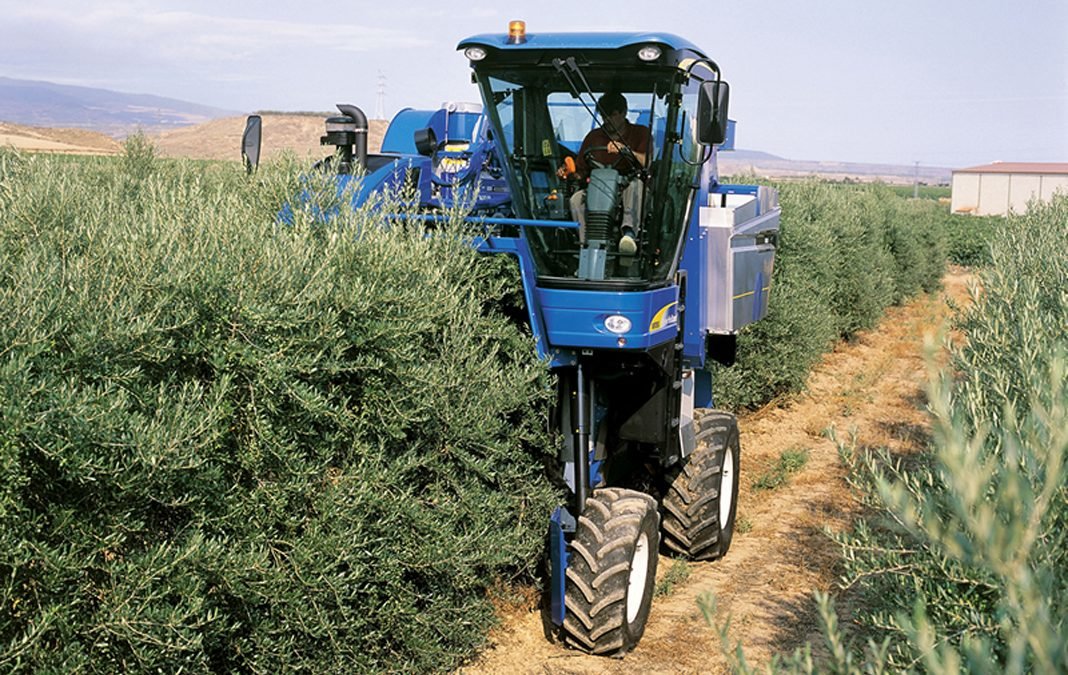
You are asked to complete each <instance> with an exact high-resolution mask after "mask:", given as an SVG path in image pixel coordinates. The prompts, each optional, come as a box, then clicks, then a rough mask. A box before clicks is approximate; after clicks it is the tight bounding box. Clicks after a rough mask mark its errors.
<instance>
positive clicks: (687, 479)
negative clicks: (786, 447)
mask: <svg viewBox="0 0 1068 675" xmlns="http://www.w3.org/2000/svg"><path fill="white" fill-rule="evenodd" d="M695 424H696V425H697V448H696V449H695V450H694V451H693V452H692V453H691V454H690V456H689V457H687V458H686V459H684V460H682V461H681V462H679V463H678V464H676V465H675V466H674V467H672V468H671V469H669V470H668V472H667V473H666V476H665V479H666V480H667V489H666V491H665V492H664V498H663V500H662V503H661V514H662V518H663V528H662V535H663V543H664V546H665V548H666V549H668V550H669V551H670V552H672V553H674V554H676V555H680V556H682V557H685V558H690V559H692V560H717V559H719V558H722V557H723V556H724V555H726V554H727V549H729V548H730V546H731V539H732V538H733V536H734V516H735V512H736V511H737V510H738V467H739V461H740V459H741V445H740V444H739V442H738V420H737V419H736V418H735V417H734V415H731V414H730V413H725V412H720V411H718V410H710V411H707V412H705V413H704V415H702V416H701V417H699V418H698V419H696V420H695ZM724 469H726V470H724ZM725 481H726V483H725ZM724 498H726V500H727V502H726V503H724V504H721V502H722V501H723V499H724ZM721 506H723V507H724V508H721ZM721 520H722V522H721Z"/></svg>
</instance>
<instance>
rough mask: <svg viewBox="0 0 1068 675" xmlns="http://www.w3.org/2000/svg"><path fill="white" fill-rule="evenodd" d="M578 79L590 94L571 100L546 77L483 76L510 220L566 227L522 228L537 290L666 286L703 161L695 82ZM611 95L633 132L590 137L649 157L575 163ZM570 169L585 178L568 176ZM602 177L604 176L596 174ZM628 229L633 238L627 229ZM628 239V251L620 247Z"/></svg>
mask: <svg viewBox="0 0 1068 675" xmlns="http://www.w3.org/2000/svg"><path fill="white" fill-rule="evenodd" d="M583 74H584V76H585V78H586V80H587V81H588V82H589V84H590V88H591V91H583V92H581V94H579V95H576V94H577V92H576V90H575V89H573V88H572V83H573V81H574V79H575V78H572V82H569V80H568V78H566V77H565V76H564V75H563V74H561V73H560V72H559V71H558V70H556V69H551V68H546V67H544V66H528V67H522V68H501V67H498V68H496V69H493V70H490V71H488V72H482V73H479V82H480V84H481V86H482V93H483V98H484V100H485V101H486V102H487V105H486V109H487V112H488V113H489V115H490V118H491V121H492V123H493V126H494V130H495V135H496V138H497V139H498V142H499V146H500V149H501V151H502V163H503V164H504V165H505V167H506V168H505V172H506V174H507V177H508V180H509V187H510V189H511V193H512V208H513V210H514V211H515V213H516V215H517V216H519V217H520V218H524V219H531V220H538V221H559V222H561V226H560V227H552V226H548V227H545V226H537V227H535V226H528V227H526V228H525V236H526V237H527V239H528V241H529V243H530V246H531V251H532V253H533V255H534V260H535V265H536V266H537V273H538V276H539V281H540V282H542V283H558V284H562V285H574V284H582V283H589V282H599V283H612V284H616V285H621V286H623V287H631V286H635V287H637V286H641V287H648V286H649V285H650V283H655V282H663V281H665V280H667V279H669V278H670V276H671V275H672V274H673V273H674V269H675V266H676V262H677V259H678V255H679V253H680V251H681V240H682V236H683V234H684V232H685V224H686V222H685V221H686V219H685V213H686V209H687V208H688V205H689V203H690V199H691V194H692V192H693V187H694V186H695V184H696V180H697V176H698V173H699V170H698V169H699V166H700V163H701V160H702V159H703V154H702V151H703V148H702V146H699V145H698V144H697V143H696V142H695V138H694V127H695V125H694V124H693V114H694V111H695V110H696V101H697V97H696V91H697V85H698V82H697V80H696V78H693V77H691V76H689V75H687V74H686V73H684V72H682V71H680V70H678V69H675V68H670V69H669V68H661V69H651V68H644V69H641V70H640V71H634V72H633V73H627V72H621V71H620V69H618V68H612V69H611V70H608V69H602V70H597V69H595V68H593V67H588V68H587V69H586V70H585V71H584V73H583ZM580 82H581V80H580ZM608 91H615V92H619V93H621V94H622V95H623V98H624V99H625V101H626V111H625V115H626V120H627V128H628V131H627V132H626V134H615V135H613V136H606V135H605V134H606V133H607V132H606V131H604V129H607V130H610V131H611V128H610V127H611V125H610V124H609V125H608V126H604V129H602V130H600V134H601V135H599V136H598V135H596V134H595V136H594V138H596V139H600V140H599V142H598V143H597V144H596V145H597V147H601V148H604V147H608V146H606V145H605V143H608V142H610V139H612V138H617V139H627V140H629V141H630V142H632V143H635V144H636V145H639V146H640V145H642V144H644V143H647V147H645V148H644V149H645V152H638V153H635V156H634V157H631V158H627V157H623V158H620V156H619V155H615V156H613V155H611V154H608V153H607V152H599V153H594V154H587V157H586V158H584V159H587V160H589V161H579V157H578V154H579V152H580V148H581V147H582V144H583V140H584V139H585V138H586V137H587V135H588V134H590V132H591V131H595V130H598V129H599V128H601V127H602V126H603V125H604V122H603V120H602V119H601V116H600V115H599V114H597V115H596V116H595V115H594V113H595V111H596V110H597V101H598V99H600V97H601V96H602V95H603V94H605V93H606V92H608ZM641 139H644V141H643V140H641ZM593 140H594V139H591V143H592V141H593ZM588 146H589V144H588ZM640 149H641V148H640V147H636V148H633V149H632V150H640ZM623 154H624V155H625V154H626V152H625V151H624V153H623ZM638 159H640V160H642V161H638ZM569 161H570V162H575V163H576V164H578V166H579V167H580V169H581V168H585V169H586V170H587V172H588V175H582V176H580V178H579V179H576V178H574V177H572V178H571V179H568V178H563V177H561V173H562V172H561V167H567V166H569ZM598 168H607V169H609V171H600V172H598V171H594V169H598ZM564 171H565V172H566V169H565V170H564ZM580 191H581V193H582V194H581V195H580V198H579V199H578V200H577V201H576V199H575V194H576V193H577V192H580ZM606 200H607V201H606ZM584 205H585V206H584ZM580 221H586V222H585V225H584V226H583V227H582V228H579V227H578V226H576V224H575V223H576V222H580ZM628 224H633V228H626V229H624V228H625V227H626V226H627V225H628ZM630 230H633V240H634V244H635V248H634V249H633V250H632V249H628V248H627V247H626V246H624V244H623V242H622V237H623V235H624V234H625V233H626V232H627V231H630Z"/></svg>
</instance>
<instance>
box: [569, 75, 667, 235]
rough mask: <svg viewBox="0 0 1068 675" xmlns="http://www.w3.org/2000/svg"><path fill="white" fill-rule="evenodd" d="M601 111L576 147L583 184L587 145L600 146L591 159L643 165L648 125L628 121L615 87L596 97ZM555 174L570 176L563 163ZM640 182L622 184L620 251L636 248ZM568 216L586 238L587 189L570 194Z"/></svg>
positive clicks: (626, 165)
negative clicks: (598, 120)
mask: <svg viewBox="0 0 1068 675" xmlns="http://www.w3.org/2000/svg"><path fill="white" fill-rule="evenodd" d="M597 110H598V111H600V113H601V120H602V122H601V126H600V127H598V128H596V129H593V130H592V131H590V133H588V134H586V138H584V139H583V141H582V147H581V148H580V149H579V153H578V158H577V161H576V164H575V174H574V175H577V176H578V178H579V179H580V180H581V181H582V184H585V182H586V180H587V179H588V178H589V175H590V167H589V165H587V163H586V153H587V151H588V150H589V149H590V148H600V149H599V150H597V151H595V152H593V153H592V155H591V157H592V159H593V161H595V162H597V163H598V164H601V165H604V166H610V167H615V166H616V164H617V163H620V166H619V167H618V168H619V169H620V170H621V171H622V172H624V173H626V172H628V171H637V170H639V169H642V168H644V167H645V157H646V154H647V153H648V152H649V137H650V134H649V127H645V126H639V125H637V124H631V123H630V121H629V120H628V119H627V99H626V98H624V96H623V94H621V93H619V92H618V91H609V92H606V93H605V94H604V95H602V96H601V98H600V99H598V100H597ZM556 173H557V175H558V176H559V177H560V178H562V179H566V178H568V177H569V175H568V169H567V167H566V166H561V167H560V168H559V169H558V170H557V172H556ZM641 200H642V184H641V181H640V180H638V179H636V178H635V179H633V180H631V181H630V182H628V183H627V186H626V187H625V188H623V221H622V223H621V227H620V229H621V232H620V238H619V252H620V253H621V254H623V255H634V253H635V252H636V251H637V250H638V243H637V240H636V235H637V225H638V222H637V220H638V219H639V218H640V217H641V215H640V214H641ZM571 217H572V218H574V219H575V220H577V221H578V222H579V239H580V241H583V242H584V241H586V190H585V189H582V190H577V191H576V192H575V194H574V195H572V197H571Z"/></svg>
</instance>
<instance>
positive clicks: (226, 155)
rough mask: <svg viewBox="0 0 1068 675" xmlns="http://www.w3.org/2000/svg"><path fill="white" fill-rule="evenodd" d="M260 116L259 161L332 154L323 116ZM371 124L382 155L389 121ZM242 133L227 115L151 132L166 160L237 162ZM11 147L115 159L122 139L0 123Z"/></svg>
mask: <svg viewBox="0 0 1068 675" xmlns="http://www.w3.org/2000/svg"><path fill="white" fill-rule="evenodd" d="M262 117H263V144H262V152H261V155H260V159H261V161H268V160H270V159H273V158H275V157H278V156H279V155H281V154H282V153H283V152H291V153H293V154H295V155H296V156H297V157H298V158H301V159H309V158H311V159H320V158H322V157H325V156H327V155H329V154H331V152H330V150H331V149H330V148H323V147H322V146H321V145H320V144H319V138H320V137H321V136H322V135H323V133H324V131H325V126H324V120H325V116H324V115H312V114H308V115H305V114H271V113H266V114H263V115H262ZM369 126H370V129H369V133H368V138H367V146H368V150H369V151H370V152H378V150H379V148H381V147H382V137H383V136H384V135H385V133H386V127H387V126H388V123H387V122H385V121H382V120H371V121H370V122H369ZM244 130H245V118H244V117H226V118H222V119H217V120H212V121H210V122H205V123H204V124H197V125H194V126H188V127H180V128H178V129H172V130H169V131H164V132H160V133H156V134H150V135H149V138H150V140H151V141H152V143H153V145H155V146H156V149H157V150H158V151H159V154H160V155H161V156H163V157H184V158H188V159H215V160H233V161H239V160H240V159H241V135H242V133H244ZM7 146H11V147H14V148H17V149H19V150H25V151H28V152H58V153H64V154H74V155H114V154H118V153H120V152H122V144H121V142H120V141H118V140H116V139H114V138H111V137H110V136H106V135H104V134H102V133H98V132H96V131H86V130H84V129H51V128H45V127H29V126H24V125H20V124H12V123H9V122H0V147H7Z"/></svg>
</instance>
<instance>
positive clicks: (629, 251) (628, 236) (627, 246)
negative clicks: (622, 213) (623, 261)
mask: <svg viewBox="0 0 1068 675" xmlns="http://www.w3.org/2000/svg"><path fill="white" fill-rule="evenodd" d="M637 252H638V242H637V241H635V240H634V230H632V229H630V228H629V227H627V228H624V229H623V236H622V237H620V238H619V254H620V255H634V254H635V253H637Z"/></svg>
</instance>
